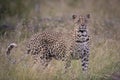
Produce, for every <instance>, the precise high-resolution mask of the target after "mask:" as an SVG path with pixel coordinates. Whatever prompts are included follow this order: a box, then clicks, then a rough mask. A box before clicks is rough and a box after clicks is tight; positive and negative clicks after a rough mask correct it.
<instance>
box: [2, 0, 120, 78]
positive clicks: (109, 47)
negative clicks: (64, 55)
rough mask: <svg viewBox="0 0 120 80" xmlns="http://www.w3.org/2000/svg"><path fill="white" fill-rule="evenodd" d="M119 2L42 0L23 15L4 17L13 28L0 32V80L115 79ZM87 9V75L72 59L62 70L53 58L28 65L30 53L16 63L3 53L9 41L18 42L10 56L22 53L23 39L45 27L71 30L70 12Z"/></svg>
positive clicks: (119, 58) (119, 55) (119, 54)
mask: <svg viewBox="0 0 120 80" xmlns="http://www.w3.org/2000/svg"><path fill="white" fill-rule="evenodd" d="M36 1H37V0H36ZM119 4H120V1H119V0H109V1H108V0H99V1H96V0H89V1H88V0H60V1H57V0H51V1H48V0H44V1H40V2H38V3H37V4H36V6H35V7H34V8H32V9H31V11H30V13H29V14H28V15H27V16H26V17H24V18H22V19H21V18H20V19H19V18H18V17H16V16H12V17H7V18H6V19H4V21H2V24H8V23H9V24H12V25H14V26H15V28H14V30H7V31H6V32H5V33H4V34H3V35H1V36H0V80H114V79H113V78H112V76H111V75H112V74H114V73H117V72H120V45H119V44H120V41H119V40H120V36H119V34H120V28H119V27H120V23H119V21H120V15H119V13H120V8H119ZM88 13H90V14H91V20H90V21H89V27H88V28H89V32H90V35H91V46H90V48H91V52H90V54H91V55H90V63H89V72H88V74H87V75H86V77H84V74H83V73H82V71H81V62H80V61H72V66H71V68H70V69H69V71H68V72H67V73H66V74H63V71H64V70H63V68H64V66H63V65H64V64H63V62H62V61H56V60H53V61H52V62H51V63H50V65H49V66H48V68H47V69H45V70H42V69H41V66H40V65H34V66H32V65H31V64H32V63H33V62H32V59H31V57H30V56H28V57H27V58H26V59H25V60H23V61H22V62H20V63H19V64H11V63H10V62H9V60H7V59H6V57H5V54H4V53H5V50H6V47H7V45H8V44H9V43H11V42H16V43H17V44H18V48H17V49H13V51H12V53H13V54H12V55H11V57H12V58H19V57H20V56H21V55H23V54H24V43H25V41H26V40H27V39H28V38H29V37H30V36H31V35H33V34H34V33H36V32H39V31H42V30H45V29H48V28H49V29H52V30H55V31H63V32H66V33H67V32H69V30H73V24H72V21H71V15H72V14H88ZM116 80H117V79H116ZM118 80H119V79H118Z"/></svg>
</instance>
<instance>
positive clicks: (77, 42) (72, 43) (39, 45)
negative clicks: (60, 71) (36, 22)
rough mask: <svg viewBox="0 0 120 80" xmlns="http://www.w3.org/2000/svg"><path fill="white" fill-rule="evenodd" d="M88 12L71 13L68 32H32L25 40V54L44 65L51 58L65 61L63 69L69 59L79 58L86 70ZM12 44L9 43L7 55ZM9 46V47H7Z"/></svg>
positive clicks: (88, 49)
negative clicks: (71, 27) (71, 26)
mask: <svg viewBox="0 0 120 80" xmlns="http://www.w3.org/2000/svg"><path fill="white" fill-rule="evenodd" d="M89 18H90V14H87V15H85V16H83V15H72V20H73V25H74V30H72V31H71V33H70V34H64V33H62V32H55V31H43V32H39V33H36V34H34V35H33V36H32V37H31V38H30V39H29V40H28V41H27V42H26V45H25V46H26V48H25V49H26V52H25V53H26V54H30V55H32V56H34V60H35V62H36V61H40V62H41V64H42V65H43V66H45V67H47V66H48V64H49V63H50V62H51V61H52V60H53V59H56V60H62V61H64V62H65V66H64V67H65V69H67V68H68V67H70V66H71V60H80V61H81V66H82V71H83V72H84V71H87V70H88V64H89V54H90V48H89V41H90V38H89V33H88V20H89ZM13 47H15V44H14V45H11V44H10V45H9V47H8V49H7V50H8V51H6V52H7V55H9V54H10V51H11V50H12V48H13ZM9 48H10V49H9Z"/></svg>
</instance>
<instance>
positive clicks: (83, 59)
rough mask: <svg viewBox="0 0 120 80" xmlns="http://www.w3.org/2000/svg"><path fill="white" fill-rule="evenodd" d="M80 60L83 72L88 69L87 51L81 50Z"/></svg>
mask: <svg viewBox="0 0 120 80" xmlns="http://www.w3.org/2000/svg"><path fill="white" fill-rule="evenodd" d="M81 62H82V71H83V73H85V72H86V71H87V70H88V65H89V51H88V50H83V51H82V55H81Z"/></svg>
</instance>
